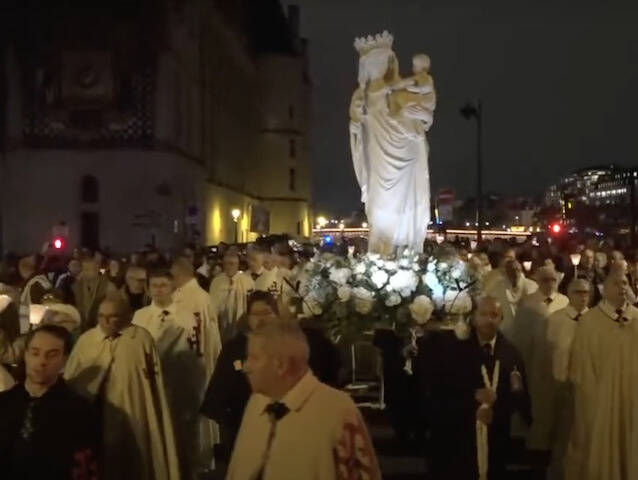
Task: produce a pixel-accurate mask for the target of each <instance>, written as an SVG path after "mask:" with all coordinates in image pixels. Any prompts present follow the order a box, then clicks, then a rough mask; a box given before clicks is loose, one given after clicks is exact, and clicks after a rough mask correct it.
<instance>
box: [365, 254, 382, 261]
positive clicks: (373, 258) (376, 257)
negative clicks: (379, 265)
mask: <svg viewBox="0 0 638 480" xmlns="http://www.w3.org/2000/svg"><path fill="white" fill-rule="evenodd" d="M368 258H369V259H370V260H378V259H379V258H381V255H379V254H378V253H368Z"/></svg>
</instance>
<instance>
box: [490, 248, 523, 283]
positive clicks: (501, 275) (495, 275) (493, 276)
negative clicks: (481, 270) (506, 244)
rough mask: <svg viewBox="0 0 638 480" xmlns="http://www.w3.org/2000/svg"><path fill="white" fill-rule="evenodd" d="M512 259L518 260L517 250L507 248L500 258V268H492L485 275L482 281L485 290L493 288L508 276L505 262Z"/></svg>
mask: <svg viewBox="0 0 638 480" xmlns="http://www.w3.org/2000/svg"><path fill="white" fill-rule="evenodd" d="M510 260H516V250H514V249H513V248H508V249H506V250H505V251H504V252H503V253H502V254H501V256H500V258H499V262H498V268H495V269H494V270H490V271H489V272H487V273H486V274H485V276H484V277H483V279H482V282H483V289H484V290H485V291H488V290H491V289H492V287H493V286H494V285H495V284H497V283H498V282H500V281H502V280H503V279H505V278H507V273H506V271H505V264H506V263H507V262H508V261H510Z"/></svg>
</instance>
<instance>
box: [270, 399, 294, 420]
mask: <svg viewBox="0 0 638 480" xmlns="http://www.w3.org/2000/svg"><path fill="white" fill-rule="evenodd" d="M265 412H266V413H268V414H269V415H270V416H271V417H273V418H274V419H275V422H278V421H279V420H281V419H282V418H284V417H285V416H286V415H287V414H288V412H290V409H289V408H288V407H287V406H286V404H285V403H282V402H272V403H269V404H268V405H267V406H266V409H265Z"/></svg>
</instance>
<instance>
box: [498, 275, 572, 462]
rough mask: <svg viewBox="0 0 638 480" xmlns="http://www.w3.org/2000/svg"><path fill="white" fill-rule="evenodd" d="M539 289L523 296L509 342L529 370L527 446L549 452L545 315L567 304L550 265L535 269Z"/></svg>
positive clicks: (549, 396)
mask: <svg viewBox="0 0 638 480" xmlns="http://www.w3.org/2000/svg"><path fill="white" fill-rule="evenodd" d="M535 276H536V281H537V282H538V290H537V291H536V292H534V293H532V294H530V295H528V296H527V297H524V298H523V300H522V301H521V304H520V306H519V309H518V312H517V313H516V317H515V318H514V327H513V329H512V332H511V335H512V342H513V343H514V345H516V347H517V348H518V350H519V351H520V352H521V356H522V357H523V362H524V363H525V368H526V369H527V372H528V381H529V393H530V397H531V399H532V418H533V422H532V425H531V427H530V429H529V432H528V434H527V447H528V448H529V449H531V450H539V451H544V452H548V451H549V449H550V433H551V431H552V425H553V408H552V405H553V396H552V391H553V388H552V387H553V383H554V382H553V378H552V363H551V362H552V357H551V350H550V348H549V342H548V340H547V317H549V315H551V314H553V313H554V312H556V311H558V310H562V309H563V308H565V307H567V305H569V299H568V298H567V297H566V296H565V295H563V294H561V293H558V283H559V277H558V274H557V272H556V270H554V269H553V268H551V267H541V268H539V269H538V270H536V275H535Z"/></svg>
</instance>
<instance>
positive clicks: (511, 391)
mask: <svg viewBox="0 0 638 480" xmlns="http://www.w3.org/2000/svg"><path fill="white" fill-rule="evenodd" d="M453 245H454V247H455V248H456V251H457V253H458V257H459V258H460V259H462V260H464V259H466V258H467V265H468V268H470V269H472V270H473V271H474V272H475V273H476V275H477V277H478V278H479V281H480V285H481V288H480V292H481V293H480V295H479V296H478V298H477V299H476V302H475V305H474V310H473V314H472V323H471V324H472V330H471V334H470V335H469V339H467V340H461V339H459V337H460V335H459V332H458V331H454V330H449V329H446V328H438V327H436V326H434V325H432V324H428V325H426V327H425V328H422V327H418V328H415V329H414V331H413V335H412V337H413V338H412V340H411V341H410V342H408V344H407V346H406V342H405V341H401V339H397V338H396V335H395V334H394V332H392V331H387V330H386V331H377V332H376V333H375V344H376V345H377V346H379V348H381V350H382V351H383V353H384V368H385V372H384V373H385V382H386V401H387V404H388V405H387V413H388V418H389V419H390V420H391V421H392V424H393V425H394V426H395V429H396V431H397V433H398V434H399V435H398V437H399V440H401V441H402V442H404V443H405V442H406V441H410V440H415V439H416V441H417V442H423V439H424V438H426V434H427V433H428V432H429V438H428V442H427V443H428V457H429V460H430V472H431V474H432V477H433V478H436V479H447V478H459V479H461V478H462V479H465V478H468V479H469V478H489V479H500V478H509V476H508V470H507V466H508V464H510V463H511V462H512V461H513V459H512V454H513V452H514V451H515V450H519V454H520V456H519V459H518V460H517V462H518V467H519V468H520V467H521V461H522V460H521V459H524V462H527V463H531V464H533V465H534V467H535V468H537V469H541V470H545V471H546V475H547V476H546V478H549V479H552V480H554V479H570V480H576V479H579V480H580V479H587V480H590V479H591V480H593V479H614V480H629V479H631V478H638V465H637V463H636V460H635V458H636V457H635V455H634V453H633V452H635V451H636V450H635V449H636V447H637V446H638V443H637V441H638V423H637V422H636V416H635V415H634V414H633V413H630V412H632V411H634V409H635V407H636V406H638V388H637V385H638V382H637V381H636V379H638V309H636V308H635V305H636V302H637V299H638V255H637V252H636V251H632V250H630V249H629V250H625V251H621V250H618V249H616V248H615V247H614V243H613V242H611V241H605V242H600V241H599V240H590V241H585V242H582V243H576V242H565V241H563V242H557V241H554V242H552V239H551V238H550V239H545V240H544V241H542V240H541V243H540V244H538V243H537V242H536V241H533V240H532V239H530V240H529V241H525V242H523V243H518V242H509V241H505V240H495V241H488V242H484V243H482V244H479V245H476V246H474V249H471V248H470V245H469V242H468V243H464V242H455V243H454V244H453ZM406 356H407V357H409V360H410V367H411V368H410V369H406V368H404V365H405V360H404V358H405V357H406ZM497 365H498V366H497ZM495 384H496V385H495ZM474 421H476V425H475V423H474ZM481 425H485V426H486V427H487V428H486V431H483V433H481V434H479V432H480V431H482V428H483V427H482V426H481ZM485 433H486V435H484V434H485ZM482 435H483V436H482ZM484 447H487V448H484ZM517 447H518V448H517ZM481 457H484V458H483V459H482V458H481ZM509 475H511V472H509Z"/></svg>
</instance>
